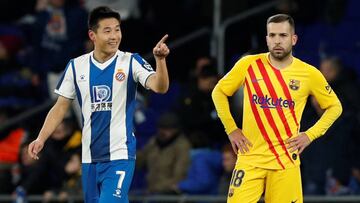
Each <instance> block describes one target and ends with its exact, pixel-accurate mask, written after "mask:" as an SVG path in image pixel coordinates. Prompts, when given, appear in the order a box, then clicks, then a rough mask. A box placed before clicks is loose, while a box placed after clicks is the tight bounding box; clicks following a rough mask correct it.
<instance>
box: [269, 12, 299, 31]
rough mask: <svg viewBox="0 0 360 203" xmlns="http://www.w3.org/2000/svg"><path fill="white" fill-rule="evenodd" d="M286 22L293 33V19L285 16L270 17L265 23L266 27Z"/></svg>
mask: <svg viewBox="0 0 360 203" xmlns="http://www.w3.org/2000/svg"><path fill="white" fill-rule="evenodd" d="M286 21H287V22H289V24H290V26H291V28H292V29H293V30H294V31H295V22H294V19H293V18H292V17H291V16H289V15H287V14H276V15H273V16H270V17H269V18H268V19H267V21H266V25H268V24H269V23H282V22H286Z"/></svg>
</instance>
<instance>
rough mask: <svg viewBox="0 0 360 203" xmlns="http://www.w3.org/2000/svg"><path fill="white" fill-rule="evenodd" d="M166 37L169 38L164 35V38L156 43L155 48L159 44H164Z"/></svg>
mask: <svg viewBox="0 0 360 203" xmlns="http://www.w3.org/2000/svg"><path fill="white" fill-rule="evenodd" d="M168 37H169V35H168V34H166V35H164V37H162V38H161V40H160V41H159V42H158V43H157V46H159V45H160V44H162V43H164V42H165V41H166V39H167V38H168Z"/></svg>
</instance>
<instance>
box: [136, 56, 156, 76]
mask: <svg viewBox="0 0 360 203" xmlns="http://www.w3.org/2000/svg"><path fill="white" fill-rule="evenodd" d="M132 56H133V57H134V59H135V60H136V61H137V62H138V63H139V64H140V65H141V67H143V68H144V69H145V70H147V71H149V72H150V71H153V68H152V67H151V65H150V64H149V63H148V62H147V61H145V59H143V58H142V57H141V56H140V55H139V54H133V55H132Z"/></svg>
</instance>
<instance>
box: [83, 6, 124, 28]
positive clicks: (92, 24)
mask: <svg viewBox="0 0 360 203" xmlns="http://www.w3.org/2000/svg"><path fill="white" fill-rule="evenodd" d="M105 18H115V19H116V20H118V21H119V23H120V21H121V17H120V14H119V13H118V12H116V11H114V10H112V9H111V8H109V7H107V6H99V7H97V8H94V9H93V10H92V11H91V12H90V14H89V21H88V27H89V29H90V30H92V31H94V32H96V30H97V29H98V27H99V21H100V20H102V19H105Z"/></svg>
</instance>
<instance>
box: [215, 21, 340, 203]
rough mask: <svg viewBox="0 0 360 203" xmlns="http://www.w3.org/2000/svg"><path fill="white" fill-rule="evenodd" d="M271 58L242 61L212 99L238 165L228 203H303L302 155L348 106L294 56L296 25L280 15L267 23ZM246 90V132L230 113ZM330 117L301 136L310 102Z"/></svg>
mask: <svg viewBox="0 0 360 203" xmlns="http://www.w3.org/2000/svg"><path fill="white" fill-rule="evenodd" d="M266 41H267V46H268V48H269V52H268V53H262V54H257V55H249V56H246V57H243V58H241V59H240V60H239V61H238V62H237V63H236V64H235V66H234V67H233V68H232V69H231V71H230V72H229V73H227V74H226V75H225V76H224V77H223V78H222V79H221V80H220V81H219V82H218V84H217V85H216V87H215V89H214V90H213V93H212V98H213V101H214V103H215V106H216V110H217V112H218V115H219V117H220V119H221V121H222V123H223V124H224V126H225V131H226V133H227V134H228V136H229V139H230V142H231V144H232V147H233V149H234V151H235V152H236V153H237V154H238V159H237V163H236V166H235V169H234V171H233V175H232V179H231V182H230V187H229V193H228V202H230V203H232V202H234V203H235V202H236V203H238V202H241V203H256V202H258V200H259V199H260V197H261V195H262V194H263V193H264V192H265V202H266V203H291V202H293V203H294V202H296V203H301V202H303V197H302V186H301V175H300V166H299V165H300V160H299V155H300V154H301V152H302V151H303V150H304V149H305V148H306V147H307V146H308V145H309V144H310V143H311V142H312V141H313V140H315V139H316V138H318V137H319V136H321V135H323V134H324V133H325V132H326V130H327V129H328V128H329V127H330V126H331V125H332V123H333V122H334V121H335V120H336V119H337V118H338V117H339V116H340V114H341V112H342V106H341V103H340V101H339V99H338V98H337V96H336V94H335V92H334V91H333V90H332V89H331V87H330V86H329V84H328V83H327V82H326V80H325V78H324V76H323V75H322V74H321V73H320V71H319V70H317V69H316V68H315V67H313V66H311V65H309V64H307V63H305V62H303V61H301V60H299V59H297V58H296V57H294V56H293V55H292V47H293V46H294V45H295V44H296V42H297V35H296V34H295V25H294V20H293V19H292V17H291V16H289V15H285V14H278V15H274V16H271V17H270V18H269V19H268V20H267V36H266ZM241 86H244V106H243V108H244V109H243V112H244V113H243V128H242V129H239V128H238V127H237V125H236V123H235V121H234V118H233V117H232V115H231V113H230V109H229V103H228V97H229V96H232V95H233V94H234V93H235V92H236V91H237V90H238V89H239V88H240V87H241ZM310 95H311V96H314V97H315V99H316V100H317V101H318V103H319V105H320V107H321V108H322V109H324V110H325V111H324V114H323V115H322V116H321V118H320V119H319V120H318V122H316V123H315V124H314V125H313V126H312V127H311V128H309V129H307V130H306V131H305V132H300V131H299V129H300V126H299V124H300V120H301V115H302V112H303V110H304V107H305V104H306V101H307V98H308V96H310Z"/></svg>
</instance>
